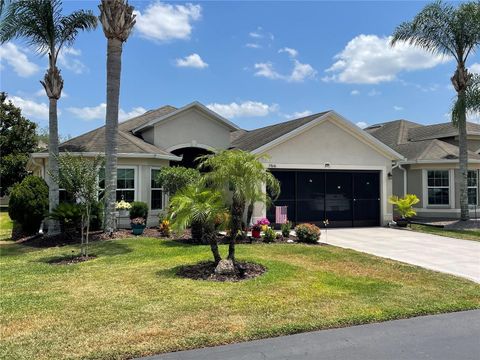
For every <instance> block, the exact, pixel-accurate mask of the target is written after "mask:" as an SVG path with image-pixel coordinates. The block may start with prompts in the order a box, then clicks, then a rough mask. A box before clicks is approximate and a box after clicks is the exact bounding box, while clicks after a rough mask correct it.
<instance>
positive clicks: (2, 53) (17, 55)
mask: <svg viewBox="0 0 480 360" xmlns="http://www.w3.org/2000/svg"><path fill="white" fill-rule="evenodd" d="M4 62H5V63H7V64H8V65H9V66H11V67H12V69H13V71H15V73H16V74H17V75H19V76H21V77H28V76H31V75H33V74H35V73H36V72H37V71H38V70H39V69H40V68H39V66H38V65H37V64H35V63H33V62H31V61H30V60H29V59H28V57H27V54H26V51H25V50H24V49H22V48H20V47H18V46H17V45H15V44H14V43H11V42H8V43H5V44H3V45H1V46H0V69H1V68H2V67H3V63H4Z"/></svg>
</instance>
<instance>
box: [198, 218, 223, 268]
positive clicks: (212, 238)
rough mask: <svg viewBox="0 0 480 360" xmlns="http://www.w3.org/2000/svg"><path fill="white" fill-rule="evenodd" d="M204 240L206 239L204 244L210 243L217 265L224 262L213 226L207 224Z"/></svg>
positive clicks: (203, 235)
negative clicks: (221, 261)
mask: <svg viewBox="0 0 480 360" xmlns="http://www.w3.org/2000/svg"><path fill="white" fill-rule="evenodd" d="M202 238H203V239H204V240H203V242H204V243H210V250H211V251H212V254H213V259H214V261H215V265H217V264H218V263H219V262H220V260H222V257H221V256H220V252H219V251H218V243H217V234H216V233H215V227H214V226H213V225H212V224H205V227H204V231H203V234H202Z"/></svg>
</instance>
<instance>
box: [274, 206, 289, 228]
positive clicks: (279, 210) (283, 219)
mask: <svg viewBox="0 0 480 360" xmlns="http://www.w3.org/2000/svg"><path fill="white" fill-rule="evenodd" d="M275 222H276V223H277V224H286V223H287V207H286V206H275Z"/></svg>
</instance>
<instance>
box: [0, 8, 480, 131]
mask: <svg viewBox="0 0 480 360" xmlns="http://www.w3.org/2000/svg"><path fill="white" fill-rule="evenodd" d="M97 4H98V2H97V1H65V2H64V11H65V12H66V13H68V12H71V11H73V10H75V9H79V8H84V9H92V10H93V11H94V12H95V13H98V9H97ZM131 4H132V5H134V6H135V8H136V10H137V11H138V14H137V25H136V28H135V30H134V32H133V34H132V35H131V37H130V38H129V40H128V41H127V43H126V44H125V45H124V52H123V69H122V88H121V97H120V107H121V109H122V110H121V114H120V117H121V118H122V119H126V118H128V117H129V116H133V115H138V114H140V113H142V112H144V111H146V110H149V109H153V108H157V107H160V106H162V105H165V104H170V105H173V106H177V107H180V106H183V105H186V104H187V103H190V102H192V101H195V100H197V101H200V102H202V103H204V104H205V105H208V106H210V107H211V108H212V109H213V110H216V111H218V112H220V113H221V114H222V115H224V116H226V117H228V118H229V119H230V120H232V121H233V122H235V123H237V124H238V125H239V126H241V127H243V128H246V129H252V128H257V127H261V126H265V125H269V124H272V123H277V122H280V121H285V120H287V119H289V118H292V117H296V116H300V115H304V114H308V113H312V112H320V111H323V110H327V109H334V110H336V111H337V112H339V113H340V114H342V115H343V116H345V117H346V118H347V119H349V120H351V121H352V122H354V123H358V124H359V125H360V126H365V125H366V124H369V125H371V124H374V123H378V122H384V121H389V120H393V119H399V118H404V119H409V120H412V121H416V122H419V123H424V124H428V123H436V122H445V121H448V117H447V116H446V113H447V112H448V110H449V108H450V106H451V103H452V99H453V97H454V95H455V94H454V91H453V88H452V87H451V85H450V80H449V78H450V76H451V74H452V73H453V71H454V67H455V64H454V62H453V61H452V60H450V59H448V58H444V57H438V56H434V55H431V54H426V53H424V52H422V51H420V50H418V49H414V48H411V47H409V46H406V45H403V46H402V45H401V46H399V47H396V48H394V49H392V48H390V47H389V46H388V36H389V35H390V34H391V33H392V31H393V30H394V28H395V26H396V25H398V24H400V23H401V22H402V21H405V20H409V19H411V18H412V17H413V16H414V15H415V14H416V13H417V12H418V11H419V10H420V9H421V8H422V7H423V6H424V5H425V3H424V2H390V1H389V2H360V1H357V2H340V1H338V2H192V3H183V2H173V3H172V2H170V3H166V2H158V1H152V2H148V1H132V2H131ZM0 57H1V70H0V71H1V77H0V82H1V89H2V91H6V92H8V94H9V95H10V96H11V99H12V100H13V101H14V102H15V103H16V104H17V105H19V106H21V107H22V108H23V109H24V113H25V115H27V116H28V117H29V118H30V119H32V120H35V121H36V122H38V123H39V124H40V126H46V125H47V123H48V120H47V119H48V100H47V98H46V96H45V95H44V93H43V92H42V91H41V90H42V88H41V85H40V83H39V80H40V79H41V78H42V77H43V72H44V69H45V67H46V60H45V59H44V58H41V57H39V56H38V55H36V54H34V53H33V52H32V51H31V50H29V49H28V48H27V47H26V45H25V43H22V42H21V41H15V42H13V43H9V44H4V45H3V46H2V47H1V48H0ZM105 58H106V39H105V37H104V35H103V32H102V30H101V28H100V27H99V28H98V29H97V30H96V31H94V32H91V33H83V34H81V35H80V36H79V37H78V40H77V42H76V43H75V44H74V46H73V48H71V49H67V51H65V52H64V54H63V57H62V59H61V61H60V68H61V69H62V75H63V76H64V80H65V86H64V91H65V94H66V96H64V97H62V99H61V100H60V102H59V109H60V115H59V127H60V133H61V134H64V135H66V134H70V135H78V134H81V133H83V132H86V131H88V130H91V129H93V128H96V127H98V126H101V125H102V124H103V122H104V106H105V105H104V103H105ZM479 63H480V58H479V56H478V54H476V55H474V56H472V57H471V59H470V62H469V64H468V65H471V66H473V67H472V68H473V69H474V70H476V71H480V64H479ZM477 121H478V118H477Z"/></svg>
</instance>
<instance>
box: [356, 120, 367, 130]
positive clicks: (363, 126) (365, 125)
mask: <svg viewBox="0 0 480 360" xmlns="http://www.w3.org/2000/svg"><path fill="white" fill-rule="evenodd" d="M355 125H357V126H358V127H359V128H360V129H365V128H366V127H367V126H368V124H367V123H366V122H365V121H359V122H357V123H356V124H355Z"/></svg>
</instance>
